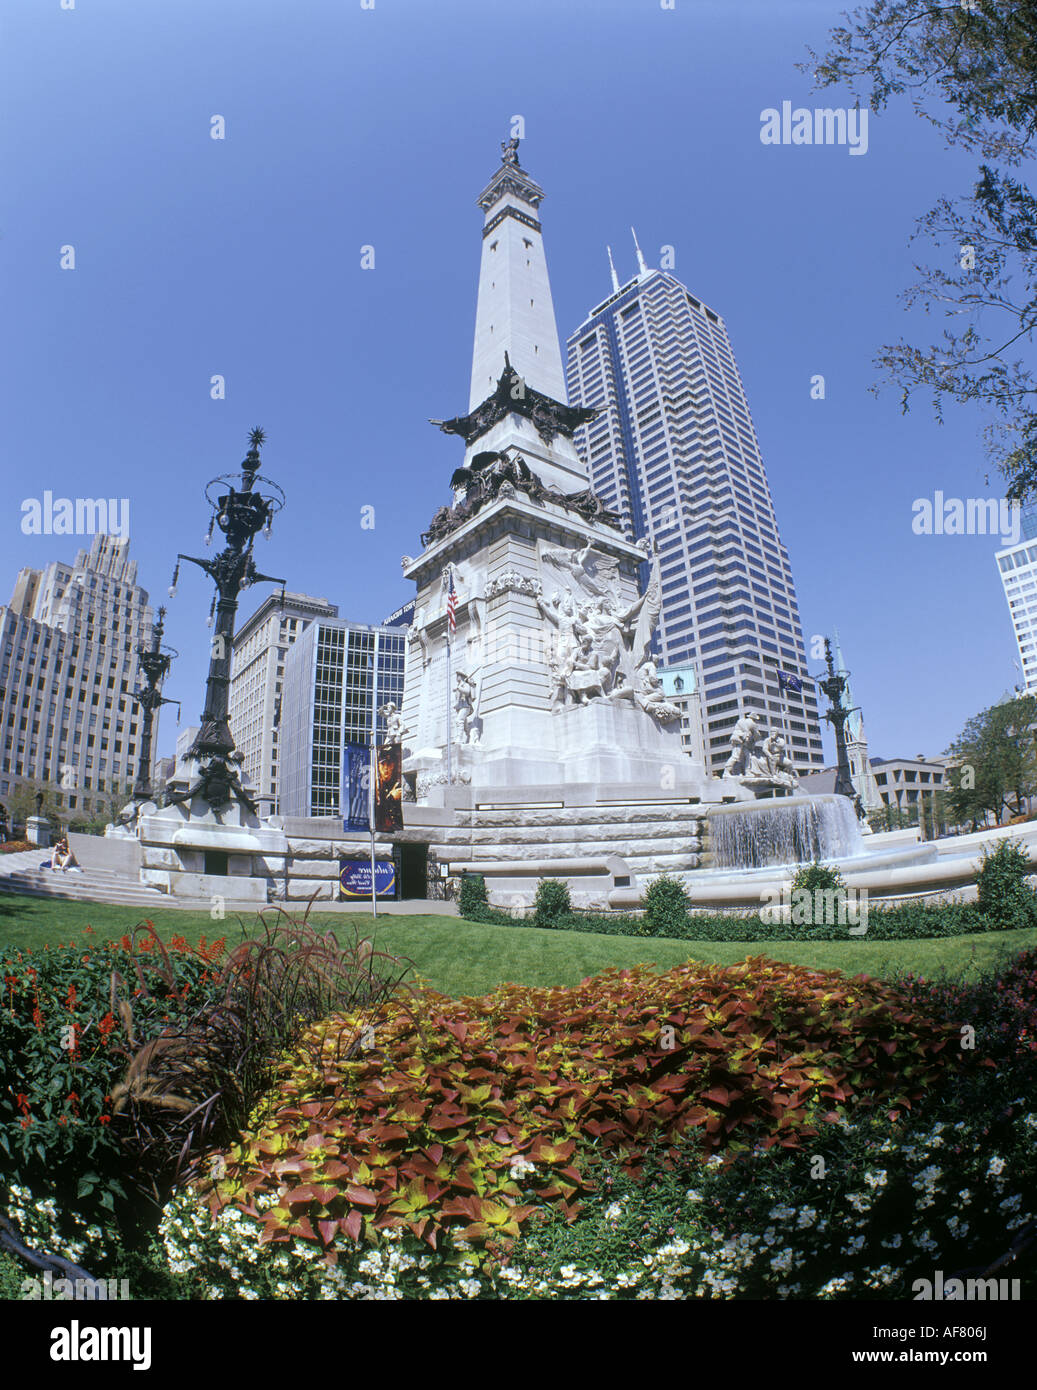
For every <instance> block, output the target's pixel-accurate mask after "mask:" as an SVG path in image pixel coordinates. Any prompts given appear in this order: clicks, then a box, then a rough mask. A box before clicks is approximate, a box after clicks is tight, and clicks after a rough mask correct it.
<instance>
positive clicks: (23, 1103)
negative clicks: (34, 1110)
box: [14, 1091, 29, 1115]
mask: <svg viewBox="0 0 1037 1390" xmlns="http://www.w3.org/2000/svg"><path fill="white" fill-rule="evenodd" d="M14 1102H15V1104H16V1105H17V1107H18V1109H19V1110H20V1111H21V1112H22V1114H23V1115H28V1113H29V1097H28V1096H27V1095H26V1094H25V1093H24V1091H19V1092H18V1094H17V1095H16V1096H15V1098H14Z"/></svg>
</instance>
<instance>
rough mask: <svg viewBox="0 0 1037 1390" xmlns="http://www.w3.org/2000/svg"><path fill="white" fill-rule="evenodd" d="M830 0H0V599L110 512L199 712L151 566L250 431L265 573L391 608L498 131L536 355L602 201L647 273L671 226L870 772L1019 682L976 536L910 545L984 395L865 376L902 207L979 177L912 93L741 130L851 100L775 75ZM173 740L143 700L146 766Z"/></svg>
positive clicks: (462, 323) (425, 498)
mask: <svg viewBox="0 0 1037 1390" xmlns="http://www.w3.org/2000/svg"><path fill="white" fill-rule="evenodd" d="M843 8H844V6H843V5H842V4H829V3H827V2H826V0H817V3H809V2H808V0H799V3H797V2H796V0H786V2H785V3H783V4H781V5H775V4H773V3H772V0H764V2H763V3H757V0H716V2H715V3H714V0H676V8H675V9H674V10H663V9H661V7H660V5H659V4H658V3H657V0H523V3H522V4H521V5H515V6H510V5H491V4H487V3H486V2H485V0H439V3H435V4H433V3H430V0H375V6H374V8H373V9H369V10H364V9H361V7H360V0H292V3H291V4H287V3H282V2H281V0H265V2H264V0H222V2H221V3H220V4H218V5H214V4H211V3H201V0H177V3H176V4H172V5H170V4H164V3H159V0H77V2H76V7H75V9H74V10H71V11H68V10H62V9H61V8H60V4H59V0H6V3H5V5H4V7H3V11H2V14H0V114H2V119H0V130H2V131H3V132H4V133H3V136H2V142H3V165H4V178H3V182H2V185H0V264H2V267H3V279H4V287H3V295H4V305H5V313H4V320H5V325H6V332H5V333H4V335H3V349H2V350H3V354H4V359H3V364H2V372H0V382H2V385H0V391H2V397H0V407H2V408H0V450H2V453H0V458H2V460H3V464H2V470H0V558H2V560H3V566H2V571H3V572H2V573H0V591H4V592H0V599H2V600H6V598H7V596H8V593H7V592H6V591H9V589H10V587H11V586H12V585H13V583H14V578H15V575H16V573H17V570H18V569H19V567H20V566H22V565H34V566H40V565H42V564H45V563H47V562H48V561H49V560H51V559H56V558H67V559H71V558H72V557H73V555H74V553H75V550H76V549H77V548H78V546H79V545H88V544H89V539H88V538H87V539H85V540H77V539H75V538H71V537H56V536H25V535H23V534H22V533H21V529H20V522H21V517H22V505H21V504H22V502H23V500H25V499H27V498H31V497H40V496H42V493H43V490H44V489H48V488H49V489H50V490H51V491H52V492H53V493H54V494H55V496H71V497H76V496H86V497H97V496H101V495H104V496H112V497H128V498H129V499H130V516H131V547H132V553H133V554H134V556H135V557H136V559H137V560H138V562H139V565H140V578H141V582H142V583H143V584H144V586H145V587H146V588H147V589H148V590H149V592H150V594H151V597H152V602H154V603H158V602H161V601H166V602H168V606H169V614H168V616H167V629H166V631H167V639H168V640H169V641H170V642H171V643H172V644H173V645H174V646H176V647H178V648H179V650H180V652H181V653H182V655H181V658H180V661H179V662H178V663H177V665H176V667H175V669H174V672H173V675H172V677H171V679H170V681H169V683H168V685H167V693H168V694H169V695H171V696H172V697H174V698H177V699H180V700H182V701H183V704H184V721H185V723H186V722H195V721H196V719H197V716H198V713H199V711H200V709H201V705H202V702H203V686H204V678H205V671H206V665H207V650H208V649H207V645H206V644H207V637H208V632H207V629H206V627H205V619H206V616H207V614H208V609H209V600H210V592H211V591H210V588H209V585H208V581H207V580H206V579H205V577H204V576H203V575H202V574H201V572H200V571H193V572H191V573H187V571H186V568H185V572H184V573H183V575H182V578H181V584H180V588H179V590H178V593H177V597H176V598H175V599H174V600H172V601H168V600H166V598H165V592H166V587H167V585H168V583H169V577H170V574H171V571H172V567H173V560H174V556H175V553H176V551H177V550H181V549H183V550H186V551H188V552H195V553H204V552H203V548H202V541H203V536H204V532H205V527H206V524H207V521H208V514H207V511H206V509H205V506H204V502H203V498H202V490H203V487H204V485H205V483H206V482H207V481H208V479H209V478H210V477H212V476H213V475H214V474H217V473H222V472H225V471H229V470H231V469H233V468H234V467H235V466H236V465H237V464H238V463H239V462H240V460H241V458H242V457H243V456H244V453H245V448H246V437H247V433H248V430H249V429H250V428H251V427H252V426H254V425H257V424H258V425H262V426H263V427H264V428H265V429H266V431H267V435H268V443H267V446H266V448H265V450H264V454H263V458H264V471H266V472H268V473H270V474H271V475H272V476H274V477H275V478H277V479H278V480H279V481H280V482H281V483H282V485H283V486H284V488H285V490H286V492H287V493H288V507H287V509H286V510H285V512H284V514H283V516H282V517H281V518H280V520H279V522H278V523H277V524H276V525H275V528H274V534H273V539H272V541H271V542H270V543H269V544H267V543H266V542H265V541H262V540H260V541H259V542H258V543H257V544H258V547H259V548H258V551H257V560H258V563H259V564H260V567H261V568H262V569H265V570H267V571H268V572H270V573H273V574H279V575H285V576H286V577H287V578H288V585H289V587H290V588H293V589H296V590H302V591H304V592H308V593H311V594H316V595H324V596H326V597H328V598H330V599H332V600H333V601H335V602H337V603H338V604H339V606H340V610H341V612H342V614H343V615H344V616H347V617H352V618H356V619H358V620H361V621H378V620H380V619H381V618H382V617H384V616H385V615H386V614H387V613H388V612H390V611H391V610H392V609H394V608H396V607H397V606H398V605H399V604H401V603H403V602H404V601H405V600H406V599H407V598H408V597H409V596H410V592H409V587H408V586H407V585H405V584H404V582H403V579H402V577H401V573H400V567H399V557H400V556H401V555H402V554H404V553H408V554H415V553H417V551H418V550H419V548H420V542H419V540H418V534H419V532H420V531H421V530H422V529H423V528H424V526H425V525H426V524H427V522H428V519H429V518H430V517H431V515H432V513H433V511H434V510H435V509H436V507H437V506H439V505H440V504H441V503H442V502H444V501H446V500H448V480H449V478H450V474H451V472H452V471H453V469H454V468H455V467H456V466H457V465H458V463H459V462H460V452H461V450H462V448H463V446H462V445H461V444H460V441H458V440H456V439H454V438H452V437H448V436H445V435H443V434H441V433H440V432H439V431H437V430H436V429H435V428H434V427H432V426H431V425H429V424H428V423H427V421H428V418H429V417H430V416H433V417H439V418H446V417H449V416H451V415H455V414H459V413H461V412H463V411H464V409H465V408H466V406H467V399H468V373H469V369H470V363H471V335H472V329H473V325H474V319H475V293H476V284H477V275H478V257H479V250H480V228H481V221H482V215H481V213H480V212H479V210H478V209H477V207H476V206H475V198H476V196H477V194H478V193H479V191H480V189H481V188H482V187H483V185H484V184H485V183H486V181H487V180H488V178H489V177H490V175H491V174H492V173H493V170H494V169H495V167H496V166H497V164H498V150H499V142H500V141H501V140H502V139H504V138H505V137H506V136H507V134H508V126H509V122H510V120H511V118H512V116H514V115H516V114H519V115H522V116H523V117H524V120H525V124H526V141H525V143H524V144H523V146H522V150H521V157H522V162H523V164H524V166H525V167H527V168H528V169H529V170H530V172H531V173H532V174H533V175H534V177H536V178H537V179H538V181H539V182H540V183H541V184H542V185H543V187H544V188H545V190H546V198H545V201H544V205H543V208H542V217H543V226H544V237H545V244H546V247H547V254H548V264H549V267H550V272H551V277H552V290H553V295H554V302H555V309H556V313H557V316H558V326H559V331H560V334H561V336H562V339H563V342H564V339H565V336H566V335H567V334H568V333H569V332H571V331H572V330H573V329H574V328H575V327H576V326H577V325H578V324H579V323H580V322H581V321H582V320H583V318H584V317H585V316H586V314H587V313H588V311H589V310H590V309H591V307H592V306H593V305H595V304H596V303H598V302H599V301H600V300H601V299H602V298H604V297H605V296H606V294H607V293H608V291H609V280H608V267H607V262H606V259H605V245H606V243H611V244H612V247H613V250H614V254H615V255H616V258H617V264H618V267H619V270H620V275H621V277H622V278H627V277H628V276H629V275H630V274H632V273H633V271H634V269H635V265H634V258H633V247H632V244H631V241H630V235H629V230H628V229H629V227H630V224H631V223H634V224H635V225H636V227H637V231H638V236H639V239H640V242H641V245H642V248H643V249H644V251H645V254H646V257H647V259H648V261H649V262H650V263H655V264H657V263H658V258H659V248H660V247H662V246H663V245H672V246H673V247H674V248H675V252H676V264H675V266H674V273H675V274H676V275H677V276H678V278H680V279H681V280H682V281H684V283H686V284H687V286H688V287H689V289H690V290H691V291H692V293H693V294H695V295H697V296H699V297H700V298H702V299H704V300H705V301H706V302H707V303H708V304H710V305H711V306H712V307H713V308H714V309H715V310H716V311H717V312H719V313H720V314H721V315H722V316H723V317H724V319H725V320H726V323H727V326H728V330H729V333H730V335H731V339H732V343H733V347H734V352H735V356H736V360H737V361H738V364H739V368H740V370H741V373H742V377H743V380H744V383H745V387H746V392H747V395H748V399H749V404H750V408H751V410H752V413H753V418H754V421H755V424H756V428H757V432H758V435H759V438H760V444H761V448H762V451H763V457H764V461H765V465H766V468H767V472H768V476H769V479H770V484H771V491H772V494H773V497H774V502H775V506H776V509H777V514H778V521H779V525H780V527H781V531H782V536H783V539H784V542H785V544H786V546H787V548H788V551H789V554H790V558H791V563H792V570H793V575H794V577H795V582H796V587H797V591H798V596H799V604H800V611H801V615H802V619H803V628H804V635H805V636H806V638H807V640H808V641H809V639H810V636H811V634H814V633H823V632H830V631H831V630H832V629H833V628H835V627H837V628H838V629H839V632H840V635H841V638H842V642H843V648H844V652H845V655H846V659H847V662H848V664H849V665H850V667H851V668H852V671H853V684H854V691H855V695H856V698H857V699H858V700H859V701H860V702H861V704H862V705H863V707H864V715H865V720H866V725H867V729H868V733H869V738H870V743H871V751H872V753H873V754H874V755H878V756H885V757H892V756H896V755H908V756H911V755H914V754H916V753H919V752H923V753H927V754H934V753H936V752H938V751H940V750H942V749H943V748H944V747H945V746H946V745H947V743H948V741H949V740H950V739H952V738H953V737H954V736H955V735H956V734H957V733H958V732H959V730H960V729H961V727H962V725H963V724H964V722H965V720H966V719H967V718H968V717H969V716H970V715H971V714H973V713H975V712H976V711H977V710H979V709H981V708H983V707H985V706H986V705H989V704H991V703H993V702H994V701H995V700H996V699H998V698H999V697H1000V696H1001V694H1002V692H1003V691H1004V690H1005V689H1006V688H1008V687H1010V686H1011V685H1012V684H1013V683H1014V682H1015V681H1016V680H1018V679H1019V677H1018V675H1017V672H1016V670H1015V667H1014V666H1013V658H1014V657H1015V656H1016V650H1015V644H1014V640H1013V637H1012V632H1011V627H1010V624H1009V620H1008V612H1007V606H1006V604H1005V600H1004V597H1003V594H1002V590H1001V586H1000V581H999V579H998V575H997V571H996V567H995V564H994V561H993V551H994V548H995V543H994V541H993V540H992V539H991V538H989V537H983V536H974V537H952V536H916V535H914V534H913V532H912V529H911V519H912V502H913V500H914V499H916V498H919V497H926V496H929V497H931V496H932V494H933V492H934V490H935V489H941V490H942V491H943V492H944V493H945V494H946V495H947V496H957V497H963V498H965V497H985V496H993V495H996V493H997V481H998V480H997V477H996V476H993V477H991V480H990V487H989V489H988V487H987V485H986V483H985V481H984V480H985V475H986V473H987V472H988V465H987V463H986V460H985V456H984V453H983V446H982V427H983V425H984V423H985V416H984V415H983V414H982V412H980V411H978V410H973V409H959V408H954V407H952V408H951V409H950V411H949V414H948V422H947V424H946V425H944V426H943V427H942V428H941V427H940V426H939V425H937V424H936V422H935V421H934V420H933V418H932V413H931V410H930V408H929V406H928V403H927V402H924V401H922V400H919V402H918V404H917V406H916V408H915V409H914V411H913V412H912V413H911V414H909V415H908V416H906V417H904V416H903V415H902V414H901V412H900V406H899V397H898V393H897V392H896V390H895V389H892V388H889V389H887V390H886V391H885V392H883V393H882V394H881V395H880V396H879V397H878V398H877V399H876V398H875V397H874V396H873V395H872V394H870V393H869V389H868V388H869V386H871V384H872V383H873V382H875V381H876V379H877V369H876V368H875V367H874V365H873V359H874V356H875V353H876V351H877V349H878V348H879V347H880V345H881V344H883V343H886V342H892V341H896V339H897V338H898V337H900V336H901V335H902V334H904V335H907V336H910V335H911V334H914V336H915V337H917V338H920V339H923V340H924V341H929V340H930V338H931V337H934V336H936V334H937V333H938V332H939V328H940V324H939V321H938V320H937V319H935V318H934V319H932V320H931V321H929V322H926V321H925V320H924V318H923V317H922V316H921V315H913V316H908V315H907V314H906V313H905V311H904V309H903V306H902V305H901V304H900V303H899V302H898V298H897V297H898V294H899V292H900V291H901V290H903V289H904V288H906V286H907V285H908V284H909V283H910V281H911V280H912V278H913V270H912V267H913V264H914V261H915V259H917V257H918V254H919V250H918V247H917V246H915V247H912V245H911V244H910V234H911V231H912V228H913V224H914V219H915V218H916V217H918V216H920V215H921V214H923V213H924V212H926V211H927V209H928V208H929V207H930V206H931V205H932V204H933V203H934V202H935V201H936V199H937V198H938V197H939V196H940V195H942V194H953V193H956V192H959V191H965V190H967V189H968V187H969V186H970V184H971V175H972V169H973V165H972V162H971V160H970V159H969V158H968V157H966V156H964V155H962V154H960V153H958V152H948V151H946V150H944V148H943V146H942V144H941V141H940V139H939V137H938V135H937V134H936V133H935V132H934V131H933V130H932V128H931V127H930V126H928V125H927V124H926V123H925V122H923V121H921V120H919V119H918V118H916V117H915V116H914V115H913V114H912V112H911V111H910V109H909V107H907V106H906V105H897V106H894V107H893V108H892V109H891V110H890V111H889V112H888V113H887V114H884V115H883V116H882V117H881V118H879V119H876V118H875V117H872V118H871V121H870V129H869V137H870V139H869V150H868V153H867V154H866V155H864V156H860V157H854V156H851V155H850V154H849V151H848V150H847V149H846V148H845V147H838V146H836V147H814V146H800V147H793V146H787V147H786V146H780V147H769V146H764V145H763V144H761V141H760V113H761V111H762V110H763V109H764V108H766V107H772V106H774V107H778V106H780V105H781V102H782V101H783V100H791V101H792V102H793V103H795V104H801V103H802V104H806V105H810V106H813V105H815V104H817V105H843V104H849V95H848V94H843V93H840V94H835V93H832V92H829V93H828V94H826V95H824V96H823V97H818V98H815V97H814V96H812V95H811V93H810V87H809V83H808V81H807V79H806V78H805V77H804V76H803V75H802V74H801V73H799V72H798V71H797V70H796V68H795V66H794V64H795V63H796V62H797V61H800V60H802V59H803V58H804V57H805V49H806V46H807V45H808V44H812V45H814V46H815V47H819V46H821V45H823V44H824V40H825V36H826V34H827V32H828V30H829V29H830V28H831V26H832V25H833V24H835V23H836V22H838V20H839V17H840V14H841V12H842V10H843ZM214 115H222V116H223V117H224V119H225V122H226V139H224V140H222V141H214V140H212V139H210V134H209V132H210V122H211V118H212V117H213V116H214ZM68 244H71V245H73V246H74V247H75V253H76V268H75V269H74V270H62V269H61V268H60V267H59V250H60V248H61V247H62V246H63V245H68ZM363 245H372V246H374V248H375V268H374V269H373V270H366V271H365V270H362V269H361V267H360V248H361V246H363ZM816 373H821V374H823V375H824V377H825V383H826V397H825V399H824V400H823V401H818V400H812V399H811V396H810V379H811V377H812V376H813V375H814V374H816ZM214 374H221V375H223V376H224V377H225V379H226V398H225V399H224V400H222V401H213V400H212V399H210V395H209V391H210V386H209V383H210V378H211V377H212V376H213V375H214ZM363 506H373V507H374V508H375V518H376V524H375V527H374V529H373V530H364V529H362V528H361V526H360V520H361V508H362V507H363ZM258 597H259V596H258V595H255V596H254V595H252V594H249V595H246V596H244V602H243V606H242V614H243V615H244V614H247V613H248V612H249V611H251V610H252V608H253V607H254V606H255V604H256V602H257V601H258ZM174 734H175V731H174V729H173V728H172V720H171V719H170V718H167V719H166V720H165V721H164V725H163V732H162V735H161V738H160V746H161V751H163V752H165V751H168V750H169V749H171V747H172V742H173V737H174ZM826 747H828V748H829V749H830V748H831V741H830V739H828V738H827V735H826Z"/></svg>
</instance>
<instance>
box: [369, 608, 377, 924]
mask: <svg viewBox="0 0 1037 1390" xmlns="http://www.w3.org/2000/svg"><path fill="white" fill-rule="evenodd" d="M372 660H373V667H374V670H373V672H372V684H371V778H370V781H371V788H370V794H369V796H368V799H367V812H368V824H369V825H370V827H371V912H372V913H373V915H374V916H375V917H377V916H378V886H377V883H376V881H375V860H374V836H375V814H374V808H375V788H376V786H377V779H378V629H377V628H376V629H375V634H374V657H373V659H372Z"/></svg>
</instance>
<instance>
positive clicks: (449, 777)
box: [446, 566, 454, 787]
mask: <svg viewBox="0 0 1037 1390" xmlns="http://www.w3.org/2000/svg"><path fill="white" fill-rule="evenodd" d="M447 585H448V588H447V601H446V606H447V615H446V784H447V786H448V787H449V786H451V785H452V784H453V780H454V779H453V746H452V745H453V728H454V721H453V717H452V715H453V691H452V690H451V688H450V590H451V589H452V588H453V587H454V573H453V570H452V569H451V568H450V567H449V566H447Z"/></svg>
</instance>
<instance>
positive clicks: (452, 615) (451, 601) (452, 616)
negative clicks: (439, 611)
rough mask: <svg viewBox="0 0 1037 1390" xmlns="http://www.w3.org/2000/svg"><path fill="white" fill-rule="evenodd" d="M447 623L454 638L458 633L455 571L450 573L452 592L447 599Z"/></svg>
mask: <svg viewBox="0 0 1037 1390" xmlns="http://www.w3.org/2000/svg"><path fill="white" fill-rule="evenodd" d="M446 621H447V627H448V628H449V629H450V636H451V637H453V635H454V633H455V632H456V631H457V590H456V589H455V588H454V571H453V570H451V571H450V591H449V593H448V594H447V598H446Z"/></svg>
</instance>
